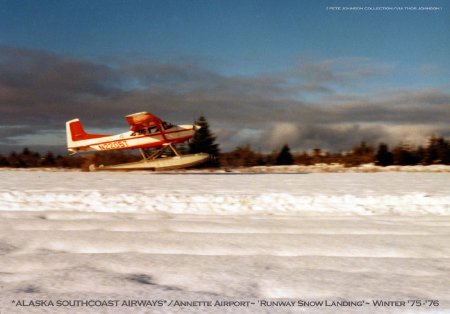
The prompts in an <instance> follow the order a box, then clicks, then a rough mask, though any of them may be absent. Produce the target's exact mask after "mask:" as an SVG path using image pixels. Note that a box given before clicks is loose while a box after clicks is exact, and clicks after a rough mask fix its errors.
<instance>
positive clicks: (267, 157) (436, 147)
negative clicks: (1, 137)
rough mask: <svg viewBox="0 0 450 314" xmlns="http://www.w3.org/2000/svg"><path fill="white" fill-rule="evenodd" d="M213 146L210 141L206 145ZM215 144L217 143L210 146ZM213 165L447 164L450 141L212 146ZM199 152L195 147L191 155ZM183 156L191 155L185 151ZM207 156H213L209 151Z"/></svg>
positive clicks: (22, 164) (45, 159)
mask: <svg viewBox="0 0 450 314" xmlns="http://www.w3.org/2000/svg"><path fill="white" fill-rule="evenodd" d="M211 144H213V141H211V142H209V143H207V145H206V146H208V145H211ZM213 145H216V144H213ZM214 149H215V152H216V153H217V155H216V156H215V159H214V162H213V163H209V164H208V165H207V166H208V167H219V166H222V167H252V166H272V165H294V164H295V165H314V164H318V163H326V164H331V163H339V164H343V165H345V166H348V167H352V166H358V165H361V164H367V163H374V164H376V165H379V166H389V165H432V164H445V165H450V142H449V141H447V140H445V139H444V138H442V137H431V138H430V139H429V140H428V143H427V145H426V146H418V147H413V146H411V145H397V146H395V147H393V148H392V149H390V148H389V147H388V145H386V144H383V143H381V144H379V145H378V146H377V147H374V146H371V145H368V144H366V143H365V142H361V143H360V144H358V145H355V146H354V147H353V148H352V149H351V150H350V151H348V152H340V153H330V152H325V151H323V150H321V149H319V148H316V149H314V150H312V151H310V152H297V153H293V152H291V149H290V148H289V146H288V145H284V146H283V147H282V148H281V149H280V150H278V151H273V152H271V153H269V154H264V153H261V152H257V151H254V150H253V149H252V148H251V147H250V146H249V145H246V146H242V147H241V146H240V147H237V148H235V149H234V150H233V151H231V152H226V153H219V152H218V149H217V146H214ZM198 151H202V147H196V150H195V151H194V152H198ZM185 152H186V153H190V152H192V147H191V150H189V148H187V149H186V150H185ZM209 153H212V152H211V151H210V152H209ZM140 158H141V157H140V156H139V155H136V154H132V153H130V152H128V151H111V152H99V153H95V154H89V155H73V156H72V155H54V154H53V153H52V152H48V153H46V154H43V155H41V154H39V153H37V152H33V151H30V150H29V149H28V148H24V149H23V151H22V152H20V153H16V152H11V153H10V154H9V155H6V156H3V155H0V167H12V168H35V167H43V168H48V167H56V168H78V169H83V170H86V169H88V167H89V165H90V164H96V165H100V164H103V165H112V164H119V163H126V162H132V161H136V160H139V159H140Z"/></svg>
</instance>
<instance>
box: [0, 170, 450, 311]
mask: <svg viewBox="0 0 450 314" xmlns="http://www.w3.org/2000/svg"><path fill="white" fill-rule="evenodd" d="M0 182H1V183H0V291H1V297H0V298H1V299H0V312H1V313H2V314H3V312H5V313H29V312H34V313H45V312H48V313H72V312H76V313H85V312H92V313H146V312H149V313H150V312H155V311H156V312H167V313H172V312H177V311H180V312H227V311H229V312H237V311H238V312H252V313H260V312H267V313H272V312H283V313H284V312H292V313H297V312H313V313H336V312H338V313H353V312H355V313H368V312H369V313H370V312H379V313H386V312H399V313H400V312H401V313H429V312H436V311H437V312H446V311H450V281H449V279H448V278H449V277H450V190H449V188H448V186H450V184H449V183H450V174H448V173H324V174H317V173H316V174H201V173H197V174H154V173H138V172H134V173H81V172H48V171H1V172H0ZM42 299H45V300H81V299H83V300H86V299H89V300H90V299H95V300H108V299H118V300H130V299H136V300H145V299H148V300H156V299H158V300H160V299H161V300H163V299H164V300H252V301H254V302H255V305H251V306H249V307H239V308H236V307H230V306H228V307H227V306H222V307H192V306H191V307H185V308H183V307H177V306H175V307H168V306H167V305H164V306H162V307H157V308H156V309H155V308H154V307H148V306H147V307H142V306H134V307H123V306H118V307H76V306H74V307H70V308H60V307H56V306H53V307H52V306H42V307H33V306H17V303H13V302H12V301H13V300H14V301H16V300H25V301H27V300H28V301H30V300H42ZM261 300H262V301H264V300H296V301H299V300H300V301H302V300H303V301H311V300H318V301H320V300H328V301H330V302H332V301H333V300H341V301H342V300H344V301H354V302H356V301H357V300H365V301H367V302H368V303H371V302H373V300H399V301H405V302H407V301H408V300H423V301H426V300H437V301H439V306H435V305H433V306H429V305H428V304H426V305H427V306H426V307H424V306H422V307H417V306H414V307H412V306H411V304H408V306H407V307H401V306H397V307H395V306H394V307H379V306H378V307H377V306H373V305H364V306H362V307H358V306H341V307H320V306H317V307H306V306H296V307H290V306H265V305H264V303H261V302H260V301H261Z"/></svg>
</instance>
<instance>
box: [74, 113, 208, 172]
mask: <svg viewBox="0 0 450 314" xmlns="http://www.w3.org/2000/svg"><path fill="white" fill-rule="evenodd" d="M126 120H127V122H128V124H129V125H130V131H127V132H124V133H121V134H117V135H107V134H89V133H87V132H86V131H85V130H84V128H83V125H82V124H81V122H80V120H79V119H73V120H70V121H67V122H66V135H67V149H68V150H69V151H70V152H72V153H73V154H75V153H78V152H91V151H108V150H124V149H139V150H140V152H141V155H142V157H143V160H142V161H139V162H133V163H127V164H120V165H114V166H104V167H103V166H100V167H95V166H94V165H91V167H90V169H91V170H134V169H136V170H142V169H151V170H160V169H174V168H185V167H189V166H193V165H197V164H199V163H202V162H204V161H206V160H207V159H208V158H209V155H208V154H205V153H200V154H190V155H181V154H180V153H179V152H178V151H177V150H176V148H175V146H174V145H176V144H180V143H183V142H186V141H188V140H189V139H191V138H192V137H193V136H194V134H195V131H196V130H197V129H199V128H200V127H199V126H197V125H172V124H170V123H168V122H165V121H162V120H161V119H160V118H158V117H157V116H155V115H153V114H151V113H148V112H138V113H134V114H131V115H128V116H126ZM148 148H154V149H155V151H153V152H152V153H151V154H149V153H148V152H147V151H146V150H145V149H148ZM168 148H169V149H170V150H171V151H172V152H173V153H174V155H175V156H174V157H163V156H164V154H165V151H166V149H168Z"/></svg>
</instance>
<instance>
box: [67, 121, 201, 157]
mask: <svg viewBox="0 0 450 314" xmlns="http://www.w3.org/2000/svg"><path fill="white" fill-rule="evenodd" d="M68 128H70V122H68ZM194 132H195V126H194V125H175V126H172V125H170V126H169V127H167V128H165V127H163V125H159V126H157V127H152V128H148V129H144V130H139V131H136V132H133V131H127V132H124V133H121V134H117V135H92V134H91V135H89V134H86V136H80V137H79V138H76V136H73V135H72V138H71V141H70V143H68V147H67V149H68V150H69V151H71V152H74V153H77V152H88V151H108V150H122V149H137V148H153V147H155V148H156V147H161V146H164V145H169V144H178V143H183V142H185V141H187V140H189V139H190V138H192V137H193V136H194Z"/></svg>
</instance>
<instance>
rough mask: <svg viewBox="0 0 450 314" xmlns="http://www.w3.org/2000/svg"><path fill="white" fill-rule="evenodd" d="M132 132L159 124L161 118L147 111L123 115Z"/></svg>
mask: <svg viewBox="0 0 450 314" xmlns="http://www.w3.org/2000/svg"><path fill="white" fill-rule="evenodd" d="M125 118H126V119H127V122H128V124H129V125H130V129H131V131H133V132H136V131H137V130H141V129H144V128H149V127H151V126H154V125H157V124H161V123H162V120H161V119H160V118H158V117H157V116H155V115H153V114H151V113H148V112H145V111H144V112H138V113H133V114H130V115H128V116H126V117H125Z"/></svg>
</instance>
